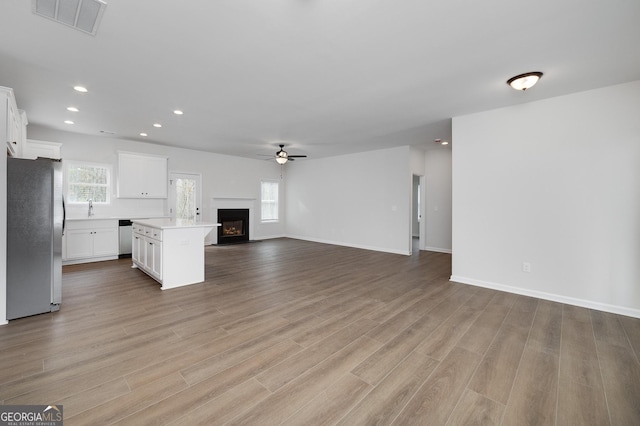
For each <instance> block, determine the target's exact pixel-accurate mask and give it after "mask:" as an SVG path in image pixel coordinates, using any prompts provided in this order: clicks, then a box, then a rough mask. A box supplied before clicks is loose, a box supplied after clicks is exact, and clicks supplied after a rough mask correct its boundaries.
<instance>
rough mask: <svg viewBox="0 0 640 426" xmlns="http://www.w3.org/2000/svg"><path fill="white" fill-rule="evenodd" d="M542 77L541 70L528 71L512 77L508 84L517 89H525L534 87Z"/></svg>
mask: <svg viewBox="0 0 640 426" xmlns="http://www.w3.org/2000/svg"><path fill="white" fill-rule="evenodd" d="M540 77H542V73H541V72H540V71H533V72H527V73H524V74H519V75H516V76H514V77H511V78H510V79H509V80H507V84H508V85H509V86H511V87H513V88H514V89H516V90H521V91H525V90H527V89H530V88H531V87H533V86H534V85H535V84H536V83H537V82H538V80H540Z"/></svg>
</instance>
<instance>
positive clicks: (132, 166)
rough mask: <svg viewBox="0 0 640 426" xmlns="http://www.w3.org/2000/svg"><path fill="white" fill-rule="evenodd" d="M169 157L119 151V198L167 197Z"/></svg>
mask: <svg viewBox="0 0 640 426" xmlns="http://www.w3.org/2000/svg"><path fill="white" fill-rule="evenodd" d="M167 162H168V159H167V157H162V156H158V155H149V154H137V153H133V152H124V151H119V152H118V185H117V187H118V189H117V192H118V198H167V182H168V171H167Z"/></svg>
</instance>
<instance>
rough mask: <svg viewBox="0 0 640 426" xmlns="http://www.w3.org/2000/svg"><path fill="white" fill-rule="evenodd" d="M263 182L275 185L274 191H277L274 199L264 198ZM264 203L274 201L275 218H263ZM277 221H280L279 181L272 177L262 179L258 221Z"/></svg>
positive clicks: (272, 202)
mask: <svg viewBox="0 0 640 426" xmlns="http://www.w3.org/2000/svg"><path fill="white" fill-rule="evenodd" d="M264 184H270V185H275V187H276V191H277V194H276V199H275V200H265V199H264ZM265 203H270V204H274V203H275V214H276V217H275V219H265V218H264V215H263V207H264V205H265ZM272 210H273V208H272ZM279 222H280V182H279V181H277V180H272V179H262V180H260V223H279Z"/></svg>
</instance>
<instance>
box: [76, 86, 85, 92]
mask: <svg viewBox="0 0 640 426" xmlns="http://www.w3.org/2000/svg"><path fill="white" fill-rule="evenodd" d="M73 90H75V91H76V92H80V93H87V92H88V90H87V88H86V87H83V86H75V87H74V88H73Z"/></svg>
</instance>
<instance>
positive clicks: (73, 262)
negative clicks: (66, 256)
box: [62, 255, 118, 266]
mask: <svg viewBox="0 0 640 426" xmlns="http://www.w3.org/2000/svg"><path fill="white" fill-rule="evenodd" d="M117 259H118V255H115V256H102V257H88V258H86V259H70V260H63V261H62V266H67V265H79V264H81V263H93V262H103V261H105V260H117Z"/></svg>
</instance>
